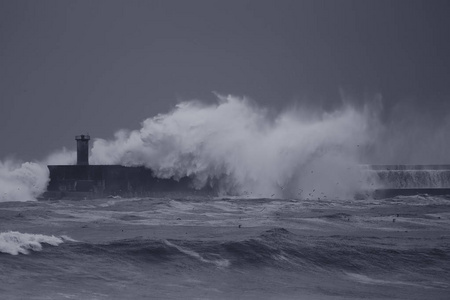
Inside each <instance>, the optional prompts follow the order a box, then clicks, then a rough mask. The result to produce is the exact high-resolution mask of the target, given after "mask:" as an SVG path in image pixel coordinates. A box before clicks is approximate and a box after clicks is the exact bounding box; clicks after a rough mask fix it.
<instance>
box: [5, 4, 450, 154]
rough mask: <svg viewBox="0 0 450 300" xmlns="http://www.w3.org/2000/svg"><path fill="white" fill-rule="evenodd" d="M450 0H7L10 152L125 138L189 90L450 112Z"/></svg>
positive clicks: (207, 95)
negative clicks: (369, 100) (86, 137)
mask: <svg viewBox="0 0 450 300" xmlns="http://www.w3.org/2000/svg"><path fill="white" fill-rule="evenodd" d="M449 15H450V1H430V0H428V1H412V0H408V1H400V0H399V1H380V0H377V1H362V0H356V1H335V0H332V1H318V0H314V1H299V0H297V1H281V0H276V1H275V0H274V1H261V0H256V1H243V0H236V1H230V0H227V1H212V0H205V1H192V0H191V1H184V0H180V1H168V0H164V1H150V0H148V1H130V0H127V1H111V0H105V1H92V0H90V1H63V0H55V1H47V0H40V1H21V0H0V134H1V136H2V138H3V139H2V142H1V144H0V159H1V158H4V157H6V156H8V155H15V156H16V157H17V158H20V159H24V160H30V159H39V158H42V157H43V156H44V155H45V154H47V153H49V152H50V151H52V150H55V149H57V148H61V147H62V146H66V147H69V148H74V147H75V141H74V135H76V134H80V133H86V132H89V133H90V134H91V136H93V137H103V138H108V137H111V136H112V134H113V133H114V132H115V131H116V130H117V129H119V128H128V129H137V128H139V124H140V122H141V121H142V120H144V119H145V118H147V117H150V116H153V115H155V114H157V113H160V112H166V111H168V110H169V109H170V108H171V107H173V105H174V104H176V103H177V102H178V101H180V100H188V99H193V98H196V99H204V100H206V101H211V100H212V99H214V95H213V94H212V92H213V91H215V92H219V93H222V94H235V95H246V96H248V97H250V98H253V99H254V100H255V101H256V102H258V103H261V105H265V106H271V107H272V106H273V107H276V108H280V107H283V106H285V105H289V104H291V103H294V102H296V101H297V102H302V101H310V102H311V101H312V102H317V103H319V104H320V105H324V106H327V105H329V104H330V103H334V102H336V101H339V99H340V95H339V91H340V90H344V91H345V92H346V93H349V94H352V95H353V96H355V97H356V98H358V99H362V98H364V95H368V94H369V95H370V94H373V93H381V94H382V95H383V100H384V102H385V105H386V106H387V107H390V106H394V105H395V104H396V103H400V102H401V103H406V104H408V105H411V106H413V107H418V108H419V109H423V110H427V111H429V112H431V113H436V114H442V113H443V112H444V113H448V112H449V108H450V106H449V104H448V102H450V57H449V55H450V17H449Z"/></svg>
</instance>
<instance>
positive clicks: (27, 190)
mask: <svg viewBox="0 0 450 300" xmlns="http://www.w3.org/2000/svg"><path fill="white" fill-rule="evenodd" d="M75 158H76V152H74V151H68V150H66V149H62V150H60V151H56V152H54V153H52V154H50V155H49V156H48V157H47V158H46V159H45V160H44V161H42V162H25V163H21V162H17V161H15V160H13V159H5V160H4V161H1V160H0V202H6V201H30V200H36V198H37V197H38V196H39V195H41V194H42V193H44V192H45V190H46V188H47V184H48V182H49V170H48V168H47V165H52V164H61V165H65V164H73V163H74V162H75Z"/></svg>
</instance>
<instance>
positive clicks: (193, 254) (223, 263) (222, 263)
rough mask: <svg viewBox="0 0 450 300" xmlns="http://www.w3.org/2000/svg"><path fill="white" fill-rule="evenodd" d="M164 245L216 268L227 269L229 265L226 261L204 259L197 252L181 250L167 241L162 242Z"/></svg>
mask: <svg viewBox="0 0 450 300" xmlns="http://www.w3.org/2000/svg"><path fill="white" fill-rule="evenodd" d="M164 243H165V244H166V245H167V246H170V247H174V248H176V249H177V250H178V251H180V252H182V253H184V254H186V255H189V256H191V257H194V258H196V259H198V260H199V261H201V262H204V263H210V264H214V265H216V266H217V267H228V266H229V265H230V261H229V260H227V259H214V260H211V259H206V258H204V257H203V256H201V255H200V254H199V253H197V252H195V251H193V250H189V249H185V248H182V247H180V246H178V245H175V244H173V243H171V242H169V241H167V240H164Z"/></svg>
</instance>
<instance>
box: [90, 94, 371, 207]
mask: <svg viewBox="0 0 450 300" xmlns="http://www.w3.org/2000/svg"><path fill="white" fill-rule="evenodd" d="M218 98H219V99H218V103H217V104H214V105H205V104H202V103H200V102H195V101H191V102H183V103H180V104H178V105H177V106H176V108H175V109H174V110H173V111H171V112H169V113H167V114H159V115H157V116H155V117H153V118H149V119H146V120H145V121H143V122H142V128H141V129H140V130H133V131H125V130H121V131H118V132H117V133H116V134H115V139H113V140H103V139H97V140H95V141H94V143H93V148H92V152H91V153H92V154H91V158H90V161H91V162H92V163H94V164H122V165H127V166H138V165H144V166H146V167H149V168H151V169H153V170H154V171H155V172H156V175H157V176H159V177H164V178H169V177H175V178H181V177H183V176H195V178H196V180H197V182H196V187H197V188H199V187H202V186H204V185H205V184H207V183H208V182H209V180H211V179H215V180H216V182H218V184H219V186H220V188H221V190H222V191H223V192H224V193H226V194H235V195H252V196H254V197H270V196H277V197H296V198H319V197H324V196H328V197H330V196H333V197H340V196H342V197H346V196H349V195H352V194H353V193H354V192H355V191H356V190H357V189H358V188H359V187H360V186H361V180H363V179H364V178H362V176H363V173H362V172H361V171H360V168H359V167H358V164H359V163H360V162H359V161H358V157H359V151H360V149H361V148H362V147H363V146H364V145H367V144H369V143H370V142H371V128H370V126H369V123H370V120H369V119H370V117H369V114H367V113H366V112H365V110H364V109H362V110H357V109H355V108H354V107H351V106H345V107H343V108H342V109H340V110H336V111H334V112H331V113H326V112H321V113H317V112H316V113H312V112H307V111H301V110H298V109H293V110H291V111H286V112H283V113H279V114H277V115H273V114H271V113H270V112H269V111H268V110H265V109H263V108H260V107H257V106H256V105H254V104H252V103H251V102H250V101H249V100H247V99H245V98H238V97H234V96H227V97H224V96H219V97H218ZM360 147H361V148H360Z"/></svg>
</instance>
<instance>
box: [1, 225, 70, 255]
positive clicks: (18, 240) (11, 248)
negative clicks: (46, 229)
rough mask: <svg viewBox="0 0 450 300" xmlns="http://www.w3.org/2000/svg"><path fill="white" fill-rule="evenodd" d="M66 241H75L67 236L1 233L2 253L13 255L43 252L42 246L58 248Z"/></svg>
mask: <svg viewBox="0 0 450 300" xmlns="http://www.w3.org/2000/svg"><path fill="white" fill-rule="evenodd" d="M64 241H75V240H73V239H71V238H69V237H67V236H61V237H56V236H54V235H51V236H49V235H43V234H30V233H21V232H18V231H8V232H1V233H0V252H2V253H8V254H12V255H18V254H28V253H30V250H32V251H41V250H42V244H49V245H52V246H58V245H60V244H62V243H64Z"/></svg>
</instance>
